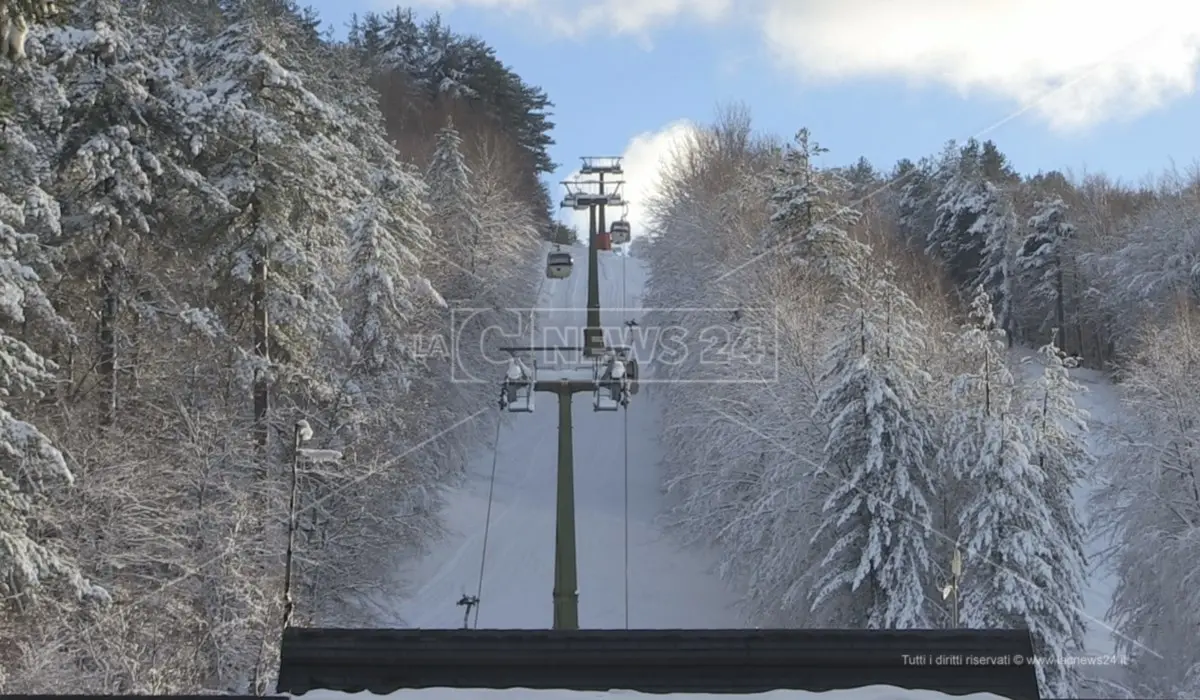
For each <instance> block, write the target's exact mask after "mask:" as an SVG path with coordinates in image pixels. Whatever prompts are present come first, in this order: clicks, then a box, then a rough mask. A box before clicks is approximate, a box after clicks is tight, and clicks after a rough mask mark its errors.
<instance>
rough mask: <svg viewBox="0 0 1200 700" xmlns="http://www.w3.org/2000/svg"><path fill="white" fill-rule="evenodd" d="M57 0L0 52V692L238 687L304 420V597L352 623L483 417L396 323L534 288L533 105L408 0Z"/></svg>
mask: <svg viewBox="0 0 1200 700" xmlns="http://www.w3.org/2000/svg"><path fill="white" fill-rule="evenodd" d="M2 4H3V6H4V7H3V9H4V11H5V12H6V13H7V12H9V11H10V10H16V9H17V8H21V9H25V10H28V9H29V8H27V7H25V5H30V6H33V5H36V4H37V3H36V2H21V3H9V2H5V3H2ZM58 5H59V7H60V9H61V12H60V13H59V14H58V15H56V16H53V17H40V18H39V17H33V16H32V15H28V14H27V15H26V16H27V17H31V18H32V19H35V20H43V21H34V22H32V25H33V26H32V31H31V32H30V35H29V37H28V40H27V42H26V43H25V45H24V47H23V52H16V53H12V52H10V53H9V54H8V55H6V57H5V58H2V59H0V82H2V84H3V86H4V89H5V90H4V91H5V93H6V95H5V97H6V104H5V105H4V110H3V116H4V124H3V127H2V129H0V149H2V151H0V242H2V247H0V260H2V265H0V289H2V290H3V291H2V293H0V299H2V302H3V303H2V306H0V313H2V315H3V323H2V325H0V365H2V368H3V369H2V370H0V381H2V385H3V394H2V397H3V398H2V399H0V452H2V455H0V692H7V693H27V692H38V693H54V692H60V693H171V692H175V693H179V692H196V691H203V690H210V691H217V692H225V691H230V690H232V691H242V692H246V691H249V692H254V691H256V690H257V691H262V690H265V689H266V688H268V687H269V683H270V682H271V681H272V679H273V675H274V672H275V669H276V668H277V660H276V657H277V647H278V639H279V632H280V625H281V620H282V616H283V607H284V605H283V596H282V591H283V575H284V567H283V558H284V552H285V549H286V545H287V539H288V538H287V529H288V528H287V525H288V513H289V493H290V492H291V476H292V469H293V463H292V457H293V454H294V452H293V447H294V444H293V441H294V436H295V433H297V432H298V430H297V429H296V428H294V425H295V424H296V421H297V420H299V419H304V420H306V421H307V422H308V425H309V426H310V427H311V430H312V433H313V436H312V439H311V440H309V441H307V443H306V444H305V447H306V448H308V449H311V450H313V451H312V452H309V453H308V456H307V457H305V458H304V460H303V464H301V465H299V469H298V473H299V483H298V489H297V493H298V498H299V504H298V505H299V510H300V511H301V512H302V513H303V517H302V518H300V521H299V522H297V523H296V530H297V532H296V541H295V552H294V555H295V556H294V561H295V572H294V573H295V576H294V581H293V589H294V596H293V597H294V600H295V606H296V607H295V610H294V611H293V614H292V619H293V621H294V622H295V623H296V624H305V625H313V624H326V625H328V624H334V625H337V624H342V625H350V626H353V625H356V624H359V625H362V624H367V625H369V624H371V621H372V620H374V619H375V618H376V614H375V611H374V610H373V609H372V607H371V601H376V600H379V599H380V598H381V597H385V596H388V595H395V591H390V590H389V586H395V585H399V584H400V583H401V582H398V581H395V580H394V578H395V577H394V575H393V571H394V564H395V562H396V561H397V558H398V557H402V556H404V552H406V551H411V552H415V551H419V549H420V548H421V547H422V546H424V545H426V544H428V543H429V541H430V540H431V538H433V537H435V536H436V535H437V534H438V511H439V495H438V493H439V487H441V486H443V485H446V484H449V483H453V482H454V480H455V479H456V478H458V476H459V474H460V472H461V470H462V468H463V455H464V454H466V453H467V452H468V451H470V450H472V449H476V448H478V447H479V446H480V444H481V443H480V442H478V440H479V439H480V438H481V436H482V435H483V434H484V433H487V432H488V430H487V422H482V423H480V422H477V421H473V420H472V418H473V416H475V415H477V414H478V413H479V411H480V407H491V406H492V403H493V399H494V397H493V396H492V392H491V391H490V390H488V391H486V396H483V395H482V394H481V393H480V392H481V391H483V390H484V387H480V386H476V385H470V384H458V385H455V384H451V383H449V382H447V381H446V379H445V377H446V376H448V371H447V367H446V366H445V364H446V362H447V361H448V358H446V357H444V356H443V357H439V356H436V355H435V356H432V357H430V356H428V353H426V352H423V351H425V350H428V348H427V347H425V346H424V345H422V344H421V343H418V342H416V341H415V340H414V339H415V338H419V337H422V334H442V335H444V334H445V331H446V330H447V325H448V324H449V323H450V317H449V311H448V309H449V308H452V307H455V306H458V307H462V306H466V307H473V308H474V307H478V308H486V309H491V308H502V307H506V306H528V305H529V304H531V303H532V302H533V298H534V294H535V292H536V287H537V283H538V281H539V278H540V264H541V260H540V257H541V256H542V255H544V251H543V243H542V239H543V238H544V237H546V236H549V235H551V234H552V232H554V230H555V228H554V227H553V226H552V224H551V221H550V217H549V195H548V193H547V191H546V190H545V188H544V187H543V186H542V185H541V184H540V182H539V177H540V175H541V174H543V173H546V172H548V171H550V170H552V169H553V167H554V165H553V164H552V163H551V162H550V160H549V158H548V156H547V154H546V148H547V147H548V146H549V145H550V143H551V141H550V136H549V131H550V128H551V127H552V124H551V123H550V122H549V120H548V111H547V110H548V109H549V108H550V103H549V101H548V99H547V97H546V96H545V95H544V94H543V92H542V91H541V90H540V89H538V88H536V87H534V86H531V85H528V84H526V83H525V82H523V81H522V79H521V78H520V77H519V76H517V75H516V74H514V73H513V72H512V71H510V70H509V69H508V68H506V67H505V65H504V64H503V63H502V62H501V61H500V59H498V58H497V57H496V55H495V54H494V52H493V51H492V50H491V49H490V48H489V47H488V46H487V45H486V44H484V43H483V42H481V41H479V40H478V39H474V38H469V37H463V36H459V35H456V34H455V33H453V32H452V31H451V30H450V29H448V28H447V27H446V26H444V25H443V24H442V23H440V22H439V21H438V20H436V19H434V20H431V21H428V22H417V21H415V20H414V18H413V16H412V15H411V14H409V13H406V12H403V11H395V12H392V13H389V14H386V15H381V16H368V17H365V18H361V19H360V20H359V22H358V24H357V26H356V27H355V28H354V29H353V31H352V32H351V34H350V38H349V40H348V41H346V42H336V43H335V42H333V41H330V40H329V39H328V38H326V37H323V36H321V35H320V33H319V31H318V21H317V18H316V17H315V16H314V15H312V14H311V13H310V12H307V11H304V10H301V9H299V8H298V6H297V5H295V4H294V3H291V2H288V1H286V0H246V1H244V2H241V1H237V2H235V1H230V2H224V1H222V2H215V1H214V2H191V1H189V0H156V1H155V2H122V1H120V0H76V1H75V2H70V3H61V2H60V3H58ZM6 16H7V15H6ZM22 53H23V55H22ZM481 251H486V252H487V254H486V255H481V254H480V253H481ZM476 320H477V322H479V323H487V322H491V321H496V320H499V321H504V319H495V318H489V314H481V315H480V316H479V317H478V318H477V319H476ZM452 426H453V427H454V429H453V430H449V428H450V427H452ZM339 453H340V459H336V460H335V461H330V458H334V457H337V456H338V454H339Z"/></svg>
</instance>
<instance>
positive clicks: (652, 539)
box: [397, 247, 746, 629]
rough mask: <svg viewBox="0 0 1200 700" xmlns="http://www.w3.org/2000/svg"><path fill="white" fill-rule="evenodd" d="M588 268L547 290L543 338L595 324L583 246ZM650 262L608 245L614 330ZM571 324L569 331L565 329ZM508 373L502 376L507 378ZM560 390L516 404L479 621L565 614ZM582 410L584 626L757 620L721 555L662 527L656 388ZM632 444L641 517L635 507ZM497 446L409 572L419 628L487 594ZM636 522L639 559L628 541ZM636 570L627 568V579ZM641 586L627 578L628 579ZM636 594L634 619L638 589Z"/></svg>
mask: <svg viewBox="0 0 1200 700" xmlns="http://www.w3.org/2000/svg"><path fill="white" fill-rule="evenodd" d="M572 252H573V253H574V254H575V259H576V261H577V263H576V265H575V270H574V272H573V274H572V275H571V277H570V278H568V279H566V280H546V282H545V284H544V285H543V286H542V293H541V299H540V303H539V308H540V309H544V311H542V312H540V313H539V324H540V327H541V328H542V329H548V332H544V333H543V334H540V335H539V338H538V340H539V343H538V344H541V342H540V341H542V340H545V341H546V342H548V343H549V344H559V343H561V342H570V341H574V342H578V343H580V344H581V343H582V333H581V331H580V330H578V329H580V328H581V327H582V326H583V324H584V323H585V321H586V308H587V265H586V260H587V249H586V248H583V247H577V248H576V249H575V250H574V251H572ZM645 277H646V273H645V269H644V268H643V267H642V265H641V263H640V262H639V261H638V260H636V259H634V258H629V257H623V256H620V255H616V254H614V253H611V252H601V253H600V303H601V310H602V320H603V323H604V325H605V327H606V328H617V329H619V328H621V327H622V324H623V323H624V322H625V321H626V320H628V319H629V316H630V315H636V314H637V312H636V311H625V312H624V313H623V312H622V309H621V307H623V306H624V307H627V308H628V309H636V308H638V307H639V305H640V296H641V290H642V289H643V285H644V282H645ZM559 334H561V335H559ZM501 376H502V375H501V370H500V369H498V370H497V376H496V381H497V382H499V381H500V379H501ZM556 402H557V399H556V398H555V397H554V396H553V395H550V394H539V395H537V397H536V411H535V412H534V413H533V414H506V418H505V421H504V424H503V425H502V427H501V430H500V437H499V441H498V442H499V448H498V450H497V454H496V480H495V494H494V498H493V502H492V512H491V525H490V529H489V530H488V533H487V548H486V549H487V553H486V563H485V564H484V566H483V585H482V592H481V593H480V596H479V597H480V605H479V608H478V610H477V611H476V612H474V613H472V615H471V618H472V619H471V624H472V626H476V622H477V626H478V627H479V628H484V629H491V628H508V629H548V628H550V627H551V622H552V620H553V610H552V606H551V589H552V588H553V581H554V509H555V488H556V480H555V472H556V458H557V449H558V436H557V435H558V434H557V430H558V407H557V405H556ZM572 410H573V424H574V447H575V450H574V452H575V499H576V545H577V551H578V574H579V622H580V626H581V627H583V628H585V629H620V628H624V627H626V626H628V627H630V628H635V629H638V628H641V629H663V628H680V629H703V628H709V629H712V628H739V627H745V626H746V625H745V624H744V620H743V619H742V617H741V616H740V615H739V614H738V612H737V610H736V608H735V605H736V601H737V599H736V596H735V595H734V594H733V593H732V592H731V591H729V590H728V589H727V588H726V586H725V584H724V583H723V582H722V581H721V580H720V579H719V578H718V577H717V576H716V574H714V573H711V571H712V569H713V567H714V565H715V564H716V559H715V556H714V555H712V554H711V553H709V552H702V551H696V550H693V549H680V548H679V547H678V546H677V544H676V543H675V542H674V541H673V540H672V538H671V536H670V535H668V534H666V533H664V532H663V531H662V529H661V528H660V527H658V526H656V520H657V519H658V517H659V515H660V513H661V512H662V511H663V496H662V493H661V489H660V483H661V480H660V477H659V471H658V464H659V461H660V458H661V453H660V450H661V447H660V444H659V439H658V435H659V422H660V421H659V416H660V407H659V406H658V405H656V404H655V402H654V397H653V392H652V391H645V390H643V391H642V392H640V393H639V394H638V395H637V396H635V397H634V398H633V402H632V403H631V405H630V407H629V409H628V411H618V412H606V413H596V412H594V411H593V409H592V395H591V394H577V395H576V396H575V400H574V403H573V404H572ZM626 447H627V448H628V521H626V518H625V512H626V498H625V496H626V470H625V465H626V460H625V456H626ZM492 460H493V455H492V454H491V453H486V454H482V455H480V456H479V457H478V458H477V459H476V460H475V461H474V462H473V463H472V464H471V465H469V468H468V471H469V477H468V482H467V484H466V485H465V486H464V487H463V488H462V489H459V490H457V491H455V492H454V493H452V494H450V496H449V504H448V507H447V509H446V511H445V513H444V516H445V518H446V525H447V527H448V529H449V530H450V532H451V535H450V536H449V537H447V538H445V539H444V540H442V541H440V542H438V543H435V544H434V551H433V552H432V553H431V554H430V555H428V556H427V557H425V558H423V559H422V560H420V561H419V562H418V563H417V564H416V565H415V566H414V567H413V568H412V569H410V570H409V571H406V572H403V575H404V577H405V578H406V579H407V580H408V581H410V582H413V584H414V585H413V586H412V593H411V595H410V596H409V597H408V598H407V599H406V600H404V601H403V602H402V603H401V605H400V607H399V609H398V610H397V613H398V615H399V617H400V618H401V619H402V620H403V621H404V622H405V623H406V624H407V625H409V626H410V627H418V628H426V629H445V628H457V627H462V626H463V618H464V612H465V609H464V608H462V607H459V606H457V605H456V603H457V602H458V601H459V599H460V598H462V596H463V594H464V593H465V594H467V595H475V594H476V591H477V590H478V589H479V584H480V568H481V562H483V561H484V559H483V553H484V547H483V543H484V533H485V523H486V520H487V511H488V487H489V482H490V475H491V471H492ZM626 524H628V541H629V557H628V567H626V565H625V564H626V558H625V541H626ZM627 576H628V578H627ZM627 583H628V587H627V586H626V584H627ZM627 591H628V625H627V623H626V592H627Z"/></svg>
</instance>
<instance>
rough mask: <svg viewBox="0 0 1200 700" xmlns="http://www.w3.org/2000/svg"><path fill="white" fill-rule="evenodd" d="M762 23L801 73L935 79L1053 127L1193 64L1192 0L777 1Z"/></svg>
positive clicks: (1135, 100)
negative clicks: (1021, 109)
mask: <svg viewBox="0 0 1200 700" xmlns="http://www.w3.org/2000/svg"><path fill="white" fill-rule="evenodd" d="M764 27H765V34H766V38H767V42H768V45H769V46H770V47H771V48H772V49H773V50H774V51H775V53H776V54H777V55H778V56H779V58H780V59H781V60H782V61H783V62H784V64H785V65H786V66H788V67H790V68H792V69H794V70H796V71H797V72H799V73H800V74H801V75H804V76H805V77H808V78H813V79H818V80H838V79H844V78H854V77H863V76H870V77H897V78H904V79H910V80H925V81H936V82H938V83H942V84H944V85H948V86H950V87H953V88H956V89H959V90H962V91H964V92H966V91H980V92H987V93H991V94H993V95H997V96H1000V97H1004V98H1009V99H1011V100H1013V101H1014V102H1016V103H1017V104H1018V105H1021V106H1026V107H1030V108H1031V109H1033V110H1034V111H1036V112H1037V113H1039V114H1040V116H1042V117H1043V118H1044V119H1045V120H1046V121H1047V122H1049V123H1050V124H1051V125H1052V126H1054V127H1056V128H1059V129H1070V128H1076V127H1081V126H1086V125H1089V124H1092V123H1095V122H1098V121H1101V120H1103V119H1104V118H1106V117H1113V116H1134V115H1138V114H1140V113H1144V112H1146V111H1149V110H1152V109H1154V108H1157V107H1160V106H1162V105H1163V104H1164V103H1165V102H1167V101H1169V100H1171V99H1173V98H1177V97H1180V96H1182V95H1185V94H1188V93H1191V92H1193V91H1195V89H1196V72H1197V69H1198V68H1200V3H1197V2H1195V0H1141V1H1140V2H1137V3H1132V2H1128V1H1127V0H1122V1H1120V2H1118V1H1117V0H975V1H974V2H963V1H962V0H885V1H883V2H880V1H879V0H816V1H809V2H798V3H794V4H793V3H788V2H785V1H783V0H779V1H778V2H775V3H773V4H772V6H771V7H770V9H769V11H768V13H767V18H766V22H765V24H764Z"/></svg>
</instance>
